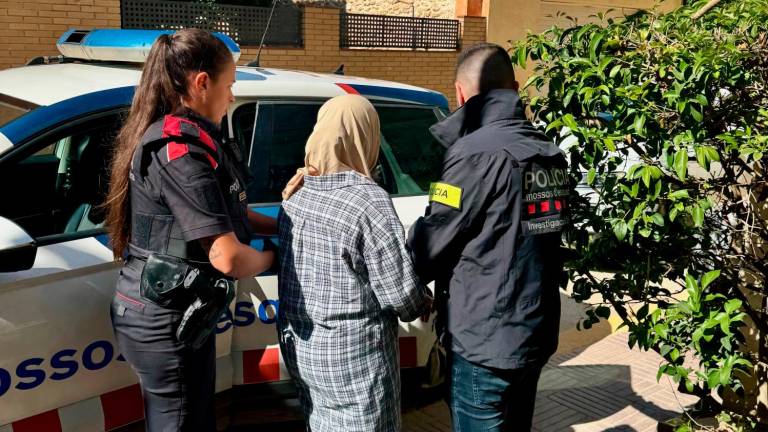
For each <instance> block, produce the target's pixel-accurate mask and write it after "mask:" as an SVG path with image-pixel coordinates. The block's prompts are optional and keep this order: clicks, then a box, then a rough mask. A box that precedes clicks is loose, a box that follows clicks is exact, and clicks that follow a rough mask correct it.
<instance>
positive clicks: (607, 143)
mask: <svg viewBox="0 0 768 432" xmlns="http://www.w3.org/2000/svg"><path fill="white" fill-rule="evenodd" d="M603 144H605V147H606V148H607V149H608V150H609V151H612V152H615V151H616V144H614V143H613V140H612V139H610V138H605V139H603Z"/></svg>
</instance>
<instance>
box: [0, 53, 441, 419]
mask: <svg viewBox="0 0 768 432" xmlns="http://www.w3.org/2000/svg"><path fill="white" fill-rule="evenodd" d="M139 77H140V69H139V66H137V65H133V66H131V65H125V64H114V63H93V62H82V63H77V62H75V63H63V64H50V65H38V66H24V67H18V68H13V69H8V70H4V71H0V96H1V97H2V99H0V108H2V107H3V104H5V106H6V107H8V106H16V105H18V103H19V102H24V103H21V108H24V107H26V108H25V109H30V110H31V111H30V113H28V114H26V115H24V116H21V117H19V118H17V119H15V120H14V121H11V123H10V125H14V124H15V126H14V127H8V124H6V125H4V126H3V127H0V178H2V177H3V174H2V170H6V172H7V170H18V173H20V174H24V173H25V172H27V171H24V169H22V168H23V167H22V166H21V165H23V164H25V163H26V164H29V163H30V162H35V163H37V162H39V163H41V164H42V163H51V164H52V165H51V167H53V166H54V165H56V164H58V166H59V168H61V166H62V165H61V163H62V162H61V161H62V160H63V157H62V156H61V155H59V152H64V151H70V150H67V149H70V146H71V144H70V141H67V140H74V139H75V137H76V136H77V134H78V132H77V127H78V126H73V125H76V124H79V123H78V121H80V120H79V119H85V118H91V117H93V118H94V119H95V120H87V121H85V120H83V122H85V123H84V124H88V125H91V126H88V127H92V123H93V124H98V121H99V119H101V118H102V117H100V115H101V114H98V115H97V114H94V113H95V112H97V111H98V110H96V111H94V110H89V109H88V108H84V107H83V105H82V104H86V103H94V104H95V105H94V107H96V105H99V104H101V105H99V106H101V107H102V108H103V107H106V106H112V105H120V106H122V108H119V109H117V111H123V112H124V111H125V109H126V102H129V101H130V95H131V94H132V91H133V90H132V88H133V87H134V86H135V85H136V84H137V83H138V80H139ZM233 92H234V95H235V98H236V102H235V103H234V104H232V107H231V108H230V109H229V112H228V116H227V119H228V124H227V127H228V129H229V133H230V136H234V134H235V133H236V132H237V127H238V126H237V125H234V126H233V118H234V117H235V115H236V112H237V110H238V109H239V108H240V107H243V106H248V109H251V107H252V106H255V109H256V112H257V114H256V118H255V119H254V127H253V128H254V134H255V133H256V132H255V131H256V130H257V129H258V128H259V127H260V126H259V123H258V122H259V117H258V115H259V114H258V113H259V110H261V109H265V107H268V108H269V109H272V110H277V108H275V107H277V106H278V105H281V104H282V105H286V104H287V105H291V106H293V105H300V104H305V105H312V106H313V107H315V106H319V104H321V103H322V102H323V101H324V100H327V99H329V98H331V97H334V96H337V95H342V94H345V93H348V92H359V93H361V94H363V95H364V96H366V97H368V98H369V99H370V100H371V101H372V102H373V103H374V104H375V105H376V106H377V107H385V108H386V109H390V108H391V109H397V110H409V109H412V110H429V111H430V112H432V113H434V115H435V116H436V117H435V121H436V120H437V118H438V117H439V115H440V112H446V111H447V100H446V99H445V97H444V96H442V95H440V94H439V93H436V92H433V91H430V90H425V89H421V88H417V87H412V86H408V85H404V84H397V83H391V82H384V81H377V80H369V79H363V78H352V77H345V76H340V75H330V74H317V73H310V72H300V71H288V70H277V69H262V68H249V67H238V70H237V82H236V84H235V85H234V88H233ZM114 98H122V99H121V102H119V103H115V102H114V100H110V99H114ZM94 101H96V102H94ZM110 104H112V105H110ZM249 104H251V105H249ZM34 105H37V106H39V108H34ZM33 108H34V109H33ZM94 109H96V108H94ZM312 109H314V108H312ZM40 110H43V111H40ZM45 110H47V111H45ZM109 110H110V112H116V111H115V108H114V107H112V108H109ZM38 111H39V112H44V113H45V115H44V116H43V115H42V114H41V115H40V116H39V117H40V118H35V112H38ZM393 112H394V111H393ZM406 112H408V111H406ZM419 113H422V114H423V113H424V112H423V111H419ZM30 116H31V117H30ZM67 116H71V118H70V117H67ZM89 116H91V117H89ZM25 118H30V119H31V120H26V123H25V120H24V119H25ZM104 118H111V117H104ZM0 119H2V117H0ZM297 120H299V119H297ZM302 120H306V119H302ZM309 120H311V121H312V122H313V121H314V119H309ZM20 122H21V123H20ZM46 122H48V123H46ZM88 122H91V123H88ZM49 123H50V124H49ZM37 125H40V131H30V128H33V127H37ZM0 126H2V125H0ZM59 129H62V130H63V131H65V132H66V134H71V136H70V138H64V139H61V138H58V136H57V135H56V133H57V132H56V131H57V130H59ZM73 131H74V132H73ZM62 133H64V132H62ZM25 134H26V135H25ZM47 137H54V138H47ZM89 137H92V135H89ZM51 139H55V140H54V141H51V142H49V141H46V140H51ZM254 142H255V141H254V140H253V139H252V140H251V142H250V144H251V148H250V151H251V152H253V150H254V147H255V145H256V144H254ZM51 143H53V144H51ZM421 144H422V143H418V142H415V143H413V145H415V146H418V145H421ZM49 145H53V147H48V146H49ZM25 146H26V147H29V148H28V149H26V150H24V149H25V148H26V147H25ZM62 146H63V150H62V149H60V148H59V147H62ZM86 146H87V145H86ZM86 148H87V147H86ZM46 149H50V152H52V153H50V154H49V153H46V151H47V150H46ZM25 152H26V153H25ZM38 152H42V153H38ZM251 156H252V155H248V157H249V162H250V160H251V159H250V157H251ZM35 158H38V159H39V160H38V159H35ZM45 158H47V159H45ZM105 163H106V162H105ZM75 168H77V166H75ZM390 168H391V167H390ZM30 169H31V168H30ZM391 169H393V168H391ZM398 169H399V168H398ZM14 172H16V171H14ZM58 175H62V173H61V172H59V173H58ZM394 175H395V176H401V177H402V176H405V177H409V175H408V174H407V173H403V172H399V173H397V172H395V173H394ZM434 176H435V179H434V180H436V177H437V176H439V172H435V173H434ZM22 177H23V175H22ZM403 178H404V177H403ZM11 180H13V183H11ZM6 181H7V183H6V184H3V185H2V189H0V190H2V192H0V200H6V199H7V200H12V201H14V203H7V204H6V205H5V206H2V205H0V207H2V208H1V209H0V251H2V250H3V249H4V248H6V247H11V246H14V245H19V244H24V242H25V241H27V242H29V240H30V238H31V237H34V239H35V240H34V241H35V242H36V244H37V249H36V256H35V259H34V264H33V265H32V267H31V268H29V269H26V270H19V271H11V272H4V273H0V344H1V345H0V346H2V351H0V432H8V431H17V432H18V431H22V430H48V429H50V430H64V431H66V430H77V431H86V430H112V429H115V428H118V427H120V426H123V425H125V424H128V423H131V422H134V421H138V420H140V419H141V416H142V412H141V401H140V393H139V389H138V385H137V378H136V376H135V374H134V373H133V372H132V371H131V369H130V367H129V365H128V364H127V363H126V362H125V361H124V360H122V358H121V357H120V353H119V352H117V346H116V344H115V341H114V336H113V333H112V327H111V324H110V316H109V310H110V307H109V305H110V301H111V299H112V296H113V293H114V287H115V281H116V278H117V275H118V271H119V268H120V263H118V262H115V261H114V260H113V258H112V253H111V251H110V249H109V248H108V246H107V244H108V241H107V239H106V235H105V234H104V233H103V231H98V230H97V231H93V230H91V231H89V230H87V229H86V230H84V231H75V232H70V233H65V234H59V235H58V237H57V235H54V234H55V233H54V234H51V235H45V236H35V235H32V236H31V237H28V236H27V234H26V233H25V232H24V230H21V229H19V228H18V226H16V224H14V223H11V222H10V219H13V218H16V219H17V220H20V221H24V220H29V218H26V216H28V215H21V216H19V215H15V216H14V217H10V216H8V215H6V214H3V211H5V210H2V209H10V210H8V211H11V212H13V209H14V208H15V206H17V205H20V206H22V207H23V206H29V203H30V202H32V203H34V200H39V199H42V198H43V197H45V194H42V193H40V192H38V191H36V190H28V191H22V190H21V189H23V188H27V187H32V186H29V184H30V182H32V183H34V184H37V180H36V177H34V178H33V177H30V178H29V179H27V180H23V179H19V180H18V181H16V179H7V180H6ZM397 181H400V180H397ZM404 181H406V183H407V179H405V180H404ZM406 183H403V184H406ZM411 183H413V182H411ZM40 184H41V185H44V183H42V182H41V183H40ZM412 186H413V185H412V184H411V186H409V187H411V189H413V188H412ZM398 187H399V186H398ZM9 197H10V198H9ZM392 197H393V201H394V205H395V208H396V210H397V212H398V215H399V216H400V219H401V221H402V222H403V225H404V226H405V228H406V230H407V229H408V227H409V226H410V225H411V224H412V223H413V222H414V221H415V219H416V218H417V217H418V216H420V215H422V214H423V211H424V209H425V207H426V206H427V196H426V193H413V190H411V192H410V193H405V194H395V195H393V196H392ZM277 206H279V202H271V203H252V207H254V208H255V210H258V211H262V212H264V213H266V214H270V215H274V214H276V209H277ZM78 208H79V207H78ZM30 217H31V216H30ZM41 220H42V219H41ZM36 226H37V228H36V229H38V230H43V231H45V229H46V228H45V226H44V223H38V224H36ZM67 226H69V224H67ZM1 256H2V255H0V257H1ZM277 298H278V296H277V277H276V276H274V275H271V276H259V277H256V278H253V279H248V280H243V281H240V282H239V286H238V293H237V297H236V300H235V302H233V304H232V305H231V308H230V314H229V316H228V317H222V320H221V321H220V323H219V326H218V329H217V336H216V338H217V339H216V342H217V386H216V387H217V391H223V390H226V389H230V388H232V387H233V386H239V385H247V384H256V383H265V382H275V381H284V380H288V379H289V378H288V375H287V372H286V370H285V368H284V366H283V364H282V358H281V356H280V355H279V349H278V345H277V333H276V330H275V324H274V322H275V314H276V309H277V307H278V304H277ZM400 336H401V344H400V345H401V356H402V359H401V360H402V362H401V363H402V366H404V367H420V366H424V365H425V364H426V362H427V357H428V354H429V350H430V348H431V347H432V344H433V342H434V334H433V332H432V330H431V323H429V322H423V321H421V320H417V321H415V322H412V323H401V325H400ZM340 367H343V366H340ZM36 425H38V426H39V425H42V426H39V428H38V426H36ZM30 427H31V428H32V429H30ZM57 427H58V429H57Z"/></svg>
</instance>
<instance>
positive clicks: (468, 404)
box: [449, 354, 542, 432]
mask: <svg viewBox="0 0 768 432" xmlns="http://www.w3.org/2000/svg"><path fill="white" fill-rule="evenodd" d="M451 357H452V359H451V361H450V364H451V377H450V379H451V383H450V395H449V396H450V398H449V406H450V408H451V417H452V419H453V430H454V431H455V432H481V431H482V432H501V431H514V432H518V431H519V432H529V431H530V430H531V423H532V420H533V407H534V404H535V402H536V386H537V385H538V382H539V376H540V375H541V368H542V366H541V365H535V366H527V367H524V368H520V369H493V368H488V367H483V366H479V365H476V364H474V363H470V362H468V361H467V360H465V359H464V358H462V357H461V356H459V355H457V354H451Z"/></svg>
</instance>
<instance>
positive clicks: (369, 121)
mask: <svg viewBox="0 0 768 432" xmlns="http://www.w3.org/2000/svg"><path fill="white" fill-rule="evenodd" d="M380 140H381V131H380V126H379V115H378V114H377V113H376V109H375V108H374V107H373V105H371V103H370V102H368V99H366V98H364V97H362V96H359V95H351V94H350V95H344V96H337V97H335V98H333V99H331V100H329V101H328V102H326V103H325V104H323V106H322V107H321V108H320V112H319V113H318V114H317V123H316V124H315V128H314V130H313V131H312V135H310V137H309V140H307V146H306V148H305V157H304V165H305V167H304V168H301V169H299V171H298V172H297V173H296V175H295V176H294V177H293V178H292V179H291V180H290V181H289V182H288V184H287V185H286V187H285V189H283V199H288V198H289V197H290V196H291V195H293V193H294V192H296V191H297V190H299V189H300V188H301V186H302V183H303V179H304V175H324V174H332V173H337V172H342V171H357V172H359V173H360V174H363V175H365V176H367V177H371V170H373V168H374V167H375V166H376V162H377V160H378V157H379V145H380Z"/></svg>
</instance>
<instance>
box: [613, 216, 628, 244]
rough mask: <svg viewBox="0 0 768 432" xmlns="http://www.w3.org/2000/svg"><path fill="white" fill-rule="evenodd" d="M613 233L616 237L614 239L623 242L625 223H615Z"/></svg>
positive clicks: (620, 221) (625, 233)
mask: <svg viewBox="0 0 768 432" xmlns="http://www.w3.org/2000/svg"><path fill="white" fill-rule="evenodd" d="M613 233H614V234H615V235H616V238H617V239H619V241H621V240H624V237H626V236H627V223H626V222H624V221H623V220H619V221H617V222H616V223H615V224H614V225H613Z"/></svg>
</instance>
